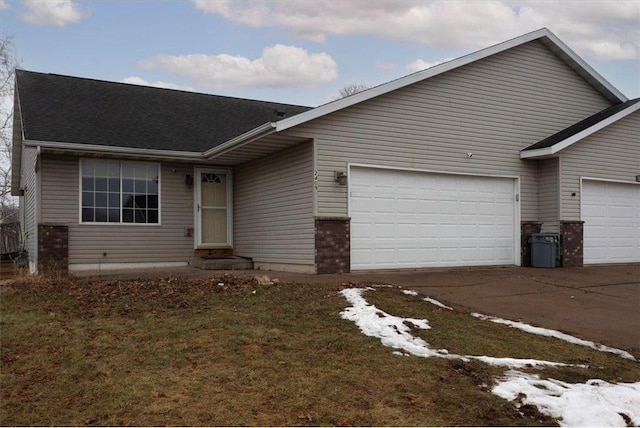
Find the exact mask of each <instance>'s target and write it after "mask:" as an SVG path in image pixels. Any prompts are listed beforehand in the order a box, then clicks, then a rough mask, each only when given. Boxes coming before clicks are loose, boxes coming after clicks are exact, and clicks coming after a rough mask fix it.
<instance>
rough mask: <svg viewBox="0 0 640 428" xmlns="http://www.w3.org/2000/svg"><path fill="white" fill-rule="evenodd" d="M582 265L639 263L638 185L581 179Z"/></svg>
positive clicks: (639, 222)
mask: <svg viewBox="0 0 640 428" xmlns="http://www.w3.org/2000/svg"><path fill="white" fill-rule="evenodd" d="M581 212H582V220H583V221H584V263H585V264H593V263H629V262H640V184H635V183H616V182H610V181H596V180H587V179H585V180H583V181H582V197H581Z"/></svg>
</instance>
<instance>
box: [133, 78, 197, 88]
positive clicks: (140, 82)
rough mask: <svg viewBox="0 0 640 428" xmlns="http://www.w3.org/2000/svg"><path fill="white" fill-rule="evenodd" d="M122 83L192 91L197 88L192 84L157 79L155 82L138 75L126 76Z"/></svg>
mask: <svg viewBox="0 0 640 428" xmlns="http://www.w3.org/2000/svg"><path fill="white" fill-rule="evenodd" d="M122 83H130V84H132V85H141V86H153V87H155V88H164V89H177V90H180V91H190V92H193V91H195V89H194V88H193V87H191V86H187V85H178V84H175V83H168V82H163V81H162V80H157V81H155V82H148V81H146V80H144V79H143V78H141V77H138V76H129V77H125V78H124V79H122Z"/></svg>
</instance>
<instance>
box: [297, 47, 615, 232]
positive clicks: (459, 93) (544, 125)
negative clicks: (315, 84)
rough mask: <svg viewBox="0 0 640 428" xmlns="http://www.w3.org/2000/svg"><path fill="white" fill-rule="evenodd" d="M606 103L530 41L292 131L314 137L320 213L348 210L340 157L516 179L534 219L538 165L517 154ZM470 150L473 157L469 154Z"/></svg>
mask: <svg viewBox="0 0 640 428" xmlns="http://www.w3.org/2000/svg"><path fill="white" fill-rule="evenodd" d="M608 106H609V102H608V101H607V100H606V99H605V98H604V97H603V96H602V95H601V94H600V93H599V92H597V91H596V90H595V89H594V88H593V87H592V86H590V85H589V84H588V83H587V82H585V81H584V80H583V79H582V78H580V77H579V76H578V75H577V74H576V73H575V72H574V71H573V70H571V69H570V68H569V67H568V66H567V65H566V64H565V63H564V62H562V61H561V60H560V59H558V58H557V57H556V56H555V55H554V54H553V53H552V52H551V51H550V50H548V49H547V48H546V47H545V46H544V45H543V44H542V43H540V42H537V41H535V42H531V43H527V44H525V45H521V46H518V47H516V48H513V49H510V50H508V51H505V52H502V53H500V54H496V55H493V56H491V57H488V58H485V59H483V60H480V61H476V62H475V63H472V64H469V65H466V66H463V67H460V68H458V69H455V70H452V71H449V72H447V73H444V74H441V75H438V76H435V77H432V78H430V79H426V80H423V81H421V82H418V83H415V84H413V85H409V86H406V87H404V88H401V89H398V90H396V91H392V92H390V93H387V94H385V95H381V96H379V97H376V98H373V99H370V100H368V101H365V102H362V103H359V104H356V105H354V106H351V107H348V108H345V109H343V110H339V111H337V112H334V113H332V114H329V115H327V116H324V117H322V118H318V119H316V120H314V121H311V122H309V123H307V124H304V125H301V126H299V127H296V128H294V129H292V130H291V133H294V132H295V134H296V135H298V136H300V137H303V136H306V137H312V138H316V144H317V168H318V180H319V183H318V184H319V189H318V196H317V197H318V215H319V216H346V215H347V212H348V211H347V186H340V185H338V184H336V183H335V182H334V177H333V174H334V171H336V170H341V171H345V170H346V167H347V164H348V163H363V164H375V165H381V166H388V167H400V168H416V169H424V170H435V171H443V172H457V173H470V174H479V175H508V176H518V177H520V186H521V194H522V197H521V201H522V202H521V218H522V220H532V221H537V220H538V219H539V216H540V212H539V209H538V183H537V175H538V173H537V165H536V162H535V161H525V160H521V159H520V156H519V155H520V150H521V149H523V148H525V147H527V146H529V145H530V144H533V143H535V142H537V141H539V140H541V139H543V138H545V137H548V136H549V135H552V134H554V133H555V132H557V131H559V130H561V129H564V128H566V127H567V126H569V125H571V124H573V123H575V122H576V121H579V120H581V119H584V118H586V117H588V116H590V115H591V114H593V113H595V112H597V111H600V110H602V109H604V108H606V107H608ZM468 152H471V153H473V157H472V158H468V157H467V153H468Z"/></svg>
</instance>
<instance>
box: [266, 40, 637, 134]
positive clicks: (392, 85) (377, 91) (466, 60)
mask: <svg viewBox="0 0 640 428" xmlns="http://www.w3.org/2000/svg"><path fill="white" fill-rule="evenodd" d="M538 39H541V40H542V41H543V43H545V45H546V46H547V47H549V48H550V49H551V50H552V51H553V52H554V53H555V54H556V55H558V56H559V57H560V58H562V59H563V60H564V61H565V62H567V63H568V64H569V66H570V67H571V68H572V69H574V70H575V71H576V72H577V73H578V74H579V75H580V76H581V77H583V78H584V79H586V80H587V81H588V82H589V83H591V84H592V85H593V86H594V87H595V88H597V89H598V90H599V91H600V92H601V93H602V94H603V95H604V96H605V97H606V98H607V99H608V100H609V101H610V102H612V103H614V104H617V103H622V102H625V101H627V97H625V96H624V95H623V94H622V93H621V92H620V91H619V90H617V89H616V88H615V87H614V86H613V85H611V83H609V82H608V81H607V80H606V79H605V78H604V77H602V76H601V75H600V74H599V73H598V72H596V71H595V70H594V69H593V68H592V67H591V66H589V64H587V63H586V62H585V61H584V60H583V59H582V58H580V57H579V56H578V55H577V54H576V53H575V52H573V51H572V50H571V49H570V48H569V47H568V46H567V45H565V44H564V43H563V42H562V41H561V40H560V39H559V38H558V37H557V36H556V35H555V34H553V33H552V32H551V31H550V30H549V29H547V28H541V29H539V30H536V31H533V32H531V33H527V34H523V35H522V36H519V37H516V38H514V39H511V40H507V41H505V42H502V43H499V44H497V45H493V46H490V47H488V48H485V49H481V50H479V51H476V52H473V53H471V54H468V55H465V56H463V57H460V58H457V59H454V60H452V61H448V62H445V63H443V64H439V65H436V66H434V67H431V68H428V69H425V70H422V71H419V72H417V73H413V74H410V75H408V76H405V77H401V78H399V79H396V80H393V81H391V82H387V83H384V84H382V85H379V86H376V87H373V88H371V89H367V90H365V91H362V92H358V93H356V94H354V95H351V96H349V97H346V98H342V99H340V100H337V101H333V102H331V103H328V104H324V105H321V106H319V107H316V108H315V109H312V110H309V111H307V112H304V113H300V114H298V115H296V116H293V117H290V118H287V119H283V120H280V121H278V122H277V126H276V132H280V131H284V130H285V129H288V128H291V127H294V126H297V125H300V124H302V123H305V122H308V121H310V120H313V119H316V118H318V117H321V116H325V115H327V114H329V113H333V112H335V111H338V110H341V109H343V108H346V107H349V106H352V105H354V104H358V103H361V102H363V101H366V100H369V99H371V98H374V97H377V96H380V95H383V94H386V93H388V92H391V91H394V90H396V89H400V88H402V87H405V86H408V85H411V84H413V83H417V82H419V81H421V80H425V79H428V78H431V77H434V76H437V75H439V74H442V73H445V72H447V71H450V70H453V69H456V68H458V67H462V66H464V65H467V64H470V63H472V62H475V61H478V60H481V59H484V58H487V57H489V56H491V55H495V54H497V53H500V52H503V51H506V50H508V49H511V48H514V47H516V46H519V45H522V44H524V43H528V42H531V41H533V40H538Z"/></svg>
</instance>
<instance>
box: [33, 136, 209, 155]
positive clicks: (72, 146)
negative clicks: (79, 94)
mask: <svg viewBox="0 0 640 428" xmlns="http://www.w3.org/2000/svg"><path fill="white" fill-rule="evenodd" d="M24 145H25V146H32V147H42V148H44V149H56V150H69V151H78V152H82V153H101V154H102V153H104V154H106V153H109V154H116V155H118V154H119V155H133V156H147V157H152V158H159V159H169V160H203V156H202V153H200V152H182V151H177V150H155V149H138V148H134V147H116V146H103V145H99V144H78V143H63V142H56V141H37V140H25V142H24Z"/></svg>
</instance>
